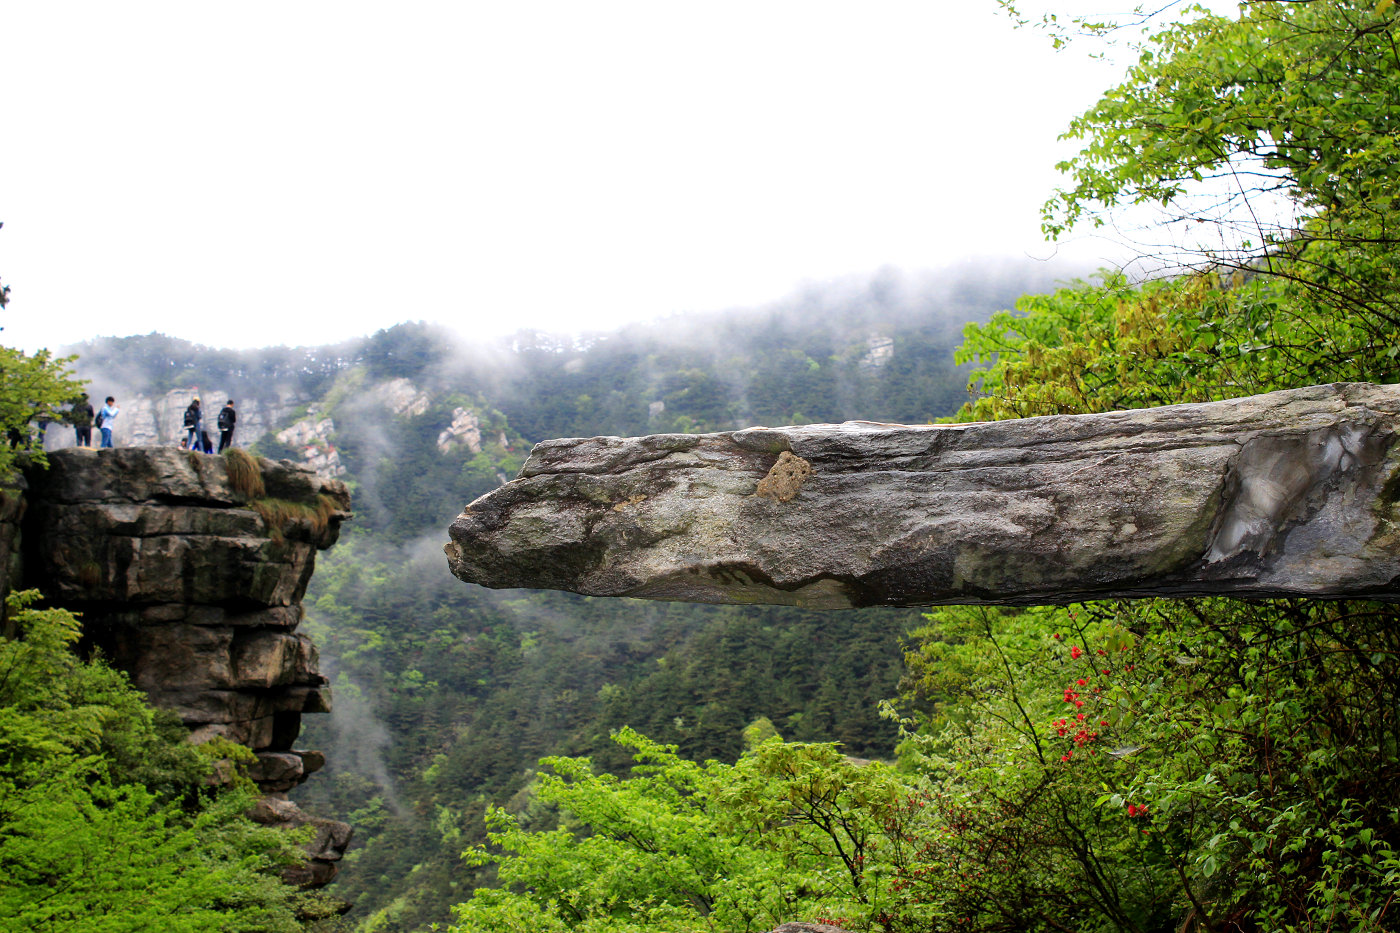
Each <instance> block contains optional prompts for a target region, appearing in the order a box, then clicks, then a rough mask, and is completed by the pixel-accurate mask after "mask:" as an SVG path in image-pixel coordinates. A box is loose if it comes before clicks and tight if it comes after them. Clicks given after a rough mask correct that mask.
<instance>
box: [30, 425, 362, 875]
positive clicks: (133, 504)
mask: <svg viewBox="0 0 1400 933" xmlns="http://www.w3.org/2000/svg"><path fill="white" fill-rule="evenodd" d="M49 464H50V466H49V469H47V470H32V471H30V472H29V473H28V477H27V478H28V482H29V490H28V493H27V496H26V499H27V510H26V511H25V512H24V518H23V522H22V525H21V528H22V534H23V548H22V550H23V571H22V574H21V578H22V579H23V581H24V583H25V585H26V586H34V587H38V588H40V589H42V590H43V591H44V593H45V595H46V596H47V597H48V598H49V599H51V600H53V601H54V602H55V603H57V604H59V605H62V606H64V607H65V608H67V609H71V610H74V611H76V612H80V613H81V614H82V620H83V630H84V638H85V641H86V642H88V643H89V645H90V646H92V647H97V648H100V649H101V650H102V651H103V653H104V654H105V655H106V656H107V658H108V659H109V660H110V661H111V662H112V663H113V664H114V665H115V666H116V667H119V668H121V669H123V670H125V671H127V673H128V674H129V675H130V676H131V679H132V682H133V683H135V684H136V685H137V686H138V687H140V688H141V689H143V690H145V691H146V693H147V694H148V695H149V696H150V699H151V701H152V703H153V704H154V705H156V706H161V707H165V708H168V709H172V710H174V711H176V712H177V713H178V714H179V715H180V717H181V718H182V719H183V720H184V722H185V724H186V726H188V727H189V729H190V730H191V733H192V738H193V739H195V740H204V739H209V738H212V737H214V736H224V737H226V738H228V739H229V740H231V741H234V742H238V743H240V744H243V745H246V746H248V747H249V748H251V749H253V750H254V752H255V753H256V754H257V756H258V762H257V764H256V765H255V766H254V767H253V769H252V771H251V776H252V777H253V778H254V779H255V780H257V781H258V782H259V785H260V786H261V788H262V789H263V791H264V792H265V793H266V794H267V796H266V797H265V798H264V799H263V802H262V804H261V805H260V806H259V808H258V810H257V811H256V812H255V814H254V816H255V818H257V819H259V820H262V821H264V822H269V823H285V824H289V825H301V824H304V823H312V824H314V825H315V828H316V834H315V838H314V839H313V841H312V842H311V843H310V844H309V845H308V852H309V855H310V856H311V861H310V862H309V863H308V864H307V865H305V866H303V867H302V868H301V869H299V870H298V871H297V872H295V873H294V876H293V877H292V878H291V879H290V880H293V881H295V882H297V883H324V882H326V881H329V880H330V878H331V877H332V876H333V875H334V873H335V865H334V863H335V861H336V860H337V859H339V858H340V856H341V854H342V853H343V852H344V849H345V846H346V845H347V844H348V842H349V838H350V828H349V827H348V826H346V825H345V824H344V823H338V822H336V821H333V820H323V819H317V818H313V817H310V816H307V815H306V814H304V813H302V812H301V811H300V810H299V809H298V808H297V807H296V805H295V804H293V803H291V802H290V801H288V800H287V799H286V791H288V790H289V789H291V788H292V787H294V786H295V785H296V784H297V783H299V782H301V781H302V780H305V778H306V776H307V775H308V774H310V773H311V772H313V771H315V770H316V769H317V768H319V767H321V765H322V764H324V758H323V757H322V756H321V755H320V753H319V752H311V751H304V750H297V749H295V748H294V745H295V742H296V738H297V735H298V733H299V731H300V726H301V715H302V714H303V713H315V712H325V711H328V710H329V709H330V696H329V692H328V690H327V689H326V687H325V682H326V681H325V678H324V677H322V676H321V674H320V673H319V671H318V670H317V657H316V649H315V646H314V645H312V643H311V641H310V639H308V638H307V637H306V636H304V635H299V634H297V632H296V627H297V624H298V623H299V622H300V620H301V599H302V596H303V594H304V593H305V591H306V585H307V582H308V581H309V580H310V578H311V573H312V569H313V566H314V562H315V554H316V551H317V550H318V549H322V548H327V547H330V546H331V545H332V544H333V543H334V542H335V540H336V537H337V536H338V534H339V527H340V522H341V521H342V520H343V519H345V518H347V517H348V516H349V506H350V497H349V493H348V491H347V490H346V488H345V486H344V484H342V483H340V482H339V481H336V480H331V479H326V478H323V477H320V476H318V475H316V474H315V473H313V472H312V471H310V470H307V469H305V468H302V467H298V466H295V465H293V464H291V463H288V462H286V461H282V462H280V463H274V462H272V461H269V460H256V459H254V458H252V457H248V456H246V455H241V452H235V453H233V454H232V455H231V456H229V457H227V458H226V457H222V456H208V455H204V454H197V453H191V452H186V451H181V450H177V449H173V448H169V447H137V448H117V449H115V450H93V449H77V448H73V449H67V450H61V451H55V452H53V453H50V454H49Z"/></svg>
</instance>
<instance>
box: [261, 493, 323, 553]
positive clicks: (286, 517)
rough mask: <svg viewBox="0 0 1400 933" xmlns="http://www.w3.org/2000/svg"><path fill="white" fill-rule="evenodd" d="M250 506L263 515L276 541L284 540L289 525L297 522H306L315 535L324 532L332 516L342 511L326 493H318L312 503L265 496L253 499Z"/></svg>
mask: <svg viewBox="0 0 1400 933" xmlns="http://www.w3.org/2000/svg"><path fill="white" fill-rule="evenodd" d="M248 506H249V508H251V509H252V510H253V511H255V512H257V513H258V514H259V515H261V516H262V519H263V521H264V522H265V523H266V524H267V528H268V531H270V532H271V533H272V538H273V540H275V541H280V540H282V538H283V535H284V534H285V532H286V530H287V526H289V525H291V524H294V523H296V522H305V523H306V524H307V526H308V527H309V528H310V529H311V533H312V534H313V535H321V534H324V533H325V531H326V529H327V528H329V527H330V522H331V518H332V517H333V516H334V515H335V514H336V513H337V512H338V511H340V509H339V507H338V506H337V505H336V502H335V500H334V499H332V498H331V497H330V496H327V495H326V494H325V493H318V494H317V495H316V501H315V502H312V503H306V502H293V501H291V500H289V499H273V498H270V497H264V498H261V499H254V500H252V501H251V502H249V503H248Z"/></svg>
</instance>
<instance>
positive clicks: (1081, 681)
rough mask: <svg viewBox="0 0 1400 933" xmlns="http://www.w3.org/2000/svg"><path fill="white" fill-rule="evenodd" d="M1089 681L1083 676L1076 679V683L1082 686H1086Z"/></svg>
mask: <svg viewBox="0 0 1400 933" xmlns="http://www.w3.org/2000/svg"><path fill="white" fill-rule="evenodd" d="M1088 682H1089V681H1087V680H1085V679H1084V678H1083V677H1081V678H1079V679H1078V680H1076V681H1075V683H1077V684H1079V686H1081V687H1082V686H1084V685H1085V684H1087V683H1088Z"/></svg>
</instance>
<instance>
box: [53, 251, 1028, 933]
mask: <svg viewBox="0 0 1400 933" xmlns="http://www.w3.org/2000/svg"><path fill="white" fill-rule="evenodd" d="M1048 277H1049V273H1048V271H1047V270H1045V268H1044V267H1039V266H1028V267H1026V268H1023V269H1019V270H1017V269H1007V268H1005V267H999V268H995V269H990V270H986V271H985V274H980V275H979V274H977V273H976V272H968V273H963V274H961V275H950V276H949V277H947V278H945V279H942V280H929V281H921V282H916V281H912V280H908V279H902V278H900V277H898V276H896V275H893V274H888V273H886V274H882V275H881V276H879V277H877V278H876V279H875V280H873V281H870V282H866V283H845V284H842V285H839V286H834V287H833V288H832V289H830V290H821V289H815V288H814V289H812V290H811V291H809V293H807V294H805V295H802V296H798V297H796V298H794V299H792V300H790V301H788V302H786V303H783V304H781V305H777V306H774V307H772V308H768V309H764V310H761V311H752V312H744V313H728V314H715V315H709V316H704V317H702V318H698V319H688V318H681V319H674V320H670V321H666V322H663V323H662V324H660V325H636V326H633V327H629V328H625V329H623V330H621V331H619V332H617V333H613V334H600V335H589V336H585V337H578V338H567V339H563V338H556V337H552V336H549V335H543V334H535V333H522V334H519V335H517V336H516V337H515V338H513V339H512V340H510V341H503V342H499V343H495V344H492V345H488V346H485V347H471V346H464V345H463V343H462V341H461V339H460V337H458V336H455V335H452V334H449V333H448V332H446V331H444V330H442V329H441V328H436V327H432V326H429V325H424V324H404V325H398V326H396V327H393V328H390V329H388V330H385V331H381V332H380V333H377V334H375V335H373V336H371V337H369V338H366V339H364V340H362V341H352V342H349V343H347V344H342V345H338V346H335V347H323V348H298V349H286V348H274V349H271V350H267V351H227V350H213V349H209V348H202V347H196V346H192V345H189V344H186V343H183V342H181V341H176V340H172V339H170V338H165V337H161V336H159V335H152V336H148V337H137V338H125V339H120V340H100V341H96V342H93V343H90V344H87V345H82V346H79V347H78V348H76V350H77V352H78V353H79V364H78V365H79V372H80V374H81V375H82V376H83V377H84V378H85V379H87V380H88V382H89V384H90V386H91V390H92V391H93V392H94V393H96V394H101V395H106V394H115V395H117V396H118V400H119V403H121V404H123V405H124V413H123V418H128V416H136V417H131V418H130V420H128V421H127V424H126V428H127V430H128V431H134V430H135V428H136V424H135V422H137V421H138V420H139V421H140V423H141V424H142V425H143V426H145V425H149V427H143V430H144V431H145V432H146V433H145V434H144V435H142V436H141V437H140V439H141V440H144V441H147V442H160V443H172V444H173V443H176V442H177V439H178V438H179V437H180V436H181V434H182V433H183V432H182V423H181V417H180V416H181V412H182V411H183V407H184V405H185V404H187V403H188V399H189V396H191V395H193V394H194V393H195V392H196V390H197V391H199V393H200V394H201V395H202V397H203V400H204V403H205V405H206V407H207V408H208V410H209V411H210V412H213V411H217V408H218V406H219V405H221V404H222V402H223V400H224V398H225V397H233V398H235V399H236V400H237V404H238V407H239V409H240V411H241V412H244V414H243V415H242V416H241V421H240V427H239V431H238V433H237V434H236V440H237V442H238V443H239V444H241V445H248V444H251V445H252V446H253V449H254V450H255V451H256V452H259V453H262V454H265V455H268V456H272V457H278V458H289V459H294V460H300V461H302V462H306V463H309V464H311V465H313V466H315V467H316V468H317V469H320V470H323V471H326V472H329V473H333V474H336V475H338V476H340V478H342V479H344V480H345V481H347V483H348V485H349V486H350V488H351V490H352V492H353V497H354V509H355V512H356V518H355V520H354V521H353V522H351V523H350V524H349V525H347V534H346V535H345V536H344V537H343V538H342V540H341V543H340V544H339V545H338V546H337V547H336V548H335V549H334V550H332V551H331V552H329V553H328V554H326V555H324V556H323V557H322V560H321V562H320V564H319V565H318V570H317V574H316V577H315V578H314V579H313V581H312V584H311V588H310V591H309V593H308V597H307V600H306V606H307V620H306V623H305V630H306V631H308V632H310V633H311V634H312V635H313V636H314V637H315V640H316V641H317V643H318V645H319V647H320V651H321V658H322V661H321V665H322V670H323V671H325V672H327V673H328V674H330V676H331V677H332V679H333V689H334V693H335V710H336V712H335V713H334V714H333V716H332V717H331V719H332V722H331V723H330V725H329V726H322V725H320V724H308V730H309V734H308V736H307V739H306V741H308V742H311V743H313V744H316V745H317V746H318V747H321V748H323V749H324V750H325V751H326V753H327V757H328V764H327V767H326V769H325V771H324V772H323V773H322V774H321V775H318V781H317V782H316V784H315V786H307V787H304V788H301V789H300V790H299V791H298V795H299V797H298V799H300V800H302V801H303V803H304V804H305V805H306V806H307V807H308V808H315V809H317V810H318V811H319V812H324V813H327V814H335V815H337V816H339V817H340V818H343V819H347V820H349V821H350V822H352V823H353V824H354V825H355V828H356V839H355V843H354V848H353V849H352V851H351V852H350V853H349V854H348V856H347V858H346V859H345V860H344V863H343V869H342V873H341V876H340V879H339V880H338V881H337V882H336V884H335V886H334V887H333V889H332V890H333V892H334V893H337V894H338V895H339V896H342V897H346V898H348V899H350V900H354V901H357V902H358V907H357V909H356V911H355V912H353V913H352V914H351V915H350V917H349V918H348V921H347V922H349V923H356V924H362V925H363V926H364V928H366V929H370V928H372V929H378V930H411V929H421V928H422V927H423V926H424V925H425V924H426V923H429V922H444V921H445V920H447V905H449V904H450V903H452V902H453V901H455V900H461V899H462V898H463V897H465V896H466V894H467V893H468V892H469V890H470V887H471V885H472V884H474V883H475V882H474V881H473V880H472V879H473V873H472V870H471V869H469V868H467V867H464V866H463V865H461V864H460V862H459V859H458V855H459V853H460V852H461V850H462V849H463V848H465V847H466V846H468V845H469V844H470V843H472V842H474V841H477V840H480V839H481V838H483V835H482V834H483V833H484V830H485V824H484V822H483V819H482V817H483V815H484V812H485V809H486V807H487V806H488V805H490V804H505V803H507V802H509V801H512V800H514V801H515V806H516V807H517V808H524V809H528V808H530V807H531V806H532V804H530V802H529V801H530V800H531V799H532V794H531V792H530V791H529V790H528V787H529V783H528V782H529V779H530V775H531V773H532V771H533V768H534V765H535V763H536V762H537V761H538V760H539V759H540V758H541V757H544V756H546V755H557V754H592V755H594V756H595V757H596V759H597V760H598V761H599V762H600V763H603V764H605V765H608V764H610V765H611V766H613V767H617V768H625V766H626V764H627V756H626V754H625V752H624V751H623V750H621V749H619V748H618V747H617V746H616V745H615V744H614V743H612V742H610V741H609V738H608V737H609V733H610V732H611V731H612V730H615V729H618V728H621V727H624V726H630V727H633V728H636V729H638V730H640V731H642V732H644V733H645V734H647V735H649V736H652V737H654V738H656V739H659V740H663V741H668V742H675V743H677V744H678V745H679V746H680V748H681V749H682V751H683V752H684V753H685V754H686V755H688V756H691V757H694V758H696V759H705V758H718V759H721V760H728V761H732V760H734V759H735V758H736V757H737V756H738V755H739V754H740V752H741V751H742V750H743V748H744V747H745V739H744V732H745V730H746V729H750V731H751V733H752V734H754V735H762V734H767V733H768V732H769V731H771V730H776V731H777V732H779V733H781V734H782V735H783V736H785V737H787V738H793V739H806V740H812V741H826V740H836V741H840V742H842V743H844V745H845V747H846V748H847V750H848V751H850V752H851V753H853V754H856V755H861V756H867V757H889V756H890V755H892V754H893V748H894V740H895V730H894V726H893V724H892V723H890V722H888V721H885V720H882V719H881V718H880V716H879V713H878V708H877V707H878V703H879V702H880V701H881V700H883V699H885V698H887V697H890V696H892V695H893V694H894V692H895V690H896V685H897V682H898V679H899V677H900V676H901V674H902V671H903V666H902V663H901V660H900V658H901V655H900V648H899V641H900V638H901V637H902V635H903V633H904V632H905V631H906V630H908V629H909V628H911V627H913V626H914V625H916V624H918V623H919V621H920V619H919V616H918V614H917V613H915V612H903V613H881V612H870V613H852V614H833V613H812V612H801V611H798V610H775V609H752V610H750V609H735V608H732V607H731V608H719V607H700V606H680V605H665V604H653V603H636V602H626V603H616V602H597V601H589V600H584V599H577V598H572V597H568V596H565V595H562V594H545V593H527V592H516V593H494V592H489V591H482V590H478V589H477V588H475V587H467V586H465V585H463V584H461V583H459V582H457V581H456V580H454V579H453V578H452V577H451V576H450V574H449V573H448V572H447V570H446V566H445V561H444V558H443V556H442V553H441V545H442V543H443V542H444V541H445V539H446V535H445V528H446V525H447V523H448V522H449V521H450V520H451V518H452V517H453V516H455V514H456V513H457V512H458V511H459V510H460V509H461V507H462V505H463V504H464V503H466V502H468V501H470V500H471V499H473V498H475V497H476V496H478V495H481V494H483V493H485V492H487V491H489V490H490V489H492V488H495V487H496V486H497V485H499V484H500V483H502V482H504V481H505V480H506V479H508V478H510V476H512V475H514V473H515V471H516V470H517V469H518V467H519V465H520V463H521V462H522V461H523V458H524V456H525V454H526V453H527V452H528V450H529V447H530V444H531V443H532V442H533V441H535V440H541V439H544V438H547V437H553V436H586V435H592V434H637V433H646V432H657V431H661V432H666V431H703V430H719V429H725V428H736V427H746V426H749V425H752V424H759V423H768V424H785V423H801V422H815V421H839V420H844V419H848V418H863V419H871V420H886V421H895V420H898V421H912V422H926V421H929V420H932V419H934V418H938V417H944V416H947V415H949V414H951V413H952V412H953V411H954V410H956V408H957V407H958V406H959V405H960V404H961V403H962V402H963V401H965V400H966V398H967V394H966V374H965V373H964V372H959V371H957V370H955V368H954V366H953V362H952V351H953V348H954V347H955V346H956V345H957V343H958V341H959V339H960V334H961V330H962V327H963V325H964V323H965V322H966V321H968V320H986V319H987V318H988V317H989V316H990V315H991V314H992V313H993V312H995V311H997V310H1000V309H1002V308H1005V307H1009V306H1010V305H1011V304H1012V303H1013V302H1014V301H1015V299H1016V297H1017V296H1018V295H1019V294H1021V293H1022V292H1024V291H1026V290H1033V289H1035V288H1037V287H1044V286H1045V285H1046V284H1047V279H1048ZM249 412H251V413H253V415H252V416H250V415H249V414H248V413H249ZM206 417H208V416H206ZM122 429H123V425H122V424H120V423H119V424H118V444H121V443H122V442H123V438H122V433H121V432H122ZM211 433H212V432H211ZM50 436H51V438H53V439H55V440H59V441H62V440H63V433H62V432H58V431H54V430H51V431H50ZM128 442H130V439H128ZM755 724H757V725H755ZM751 727H752V729H751ZM753 729H756V730H757V732H753ZM478 871H479V870H478ZM487 877H489V876H487Z"/></svg>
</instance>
